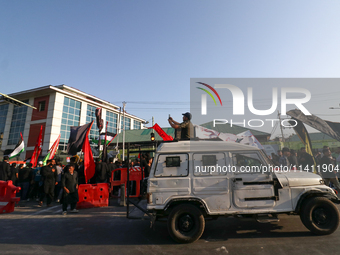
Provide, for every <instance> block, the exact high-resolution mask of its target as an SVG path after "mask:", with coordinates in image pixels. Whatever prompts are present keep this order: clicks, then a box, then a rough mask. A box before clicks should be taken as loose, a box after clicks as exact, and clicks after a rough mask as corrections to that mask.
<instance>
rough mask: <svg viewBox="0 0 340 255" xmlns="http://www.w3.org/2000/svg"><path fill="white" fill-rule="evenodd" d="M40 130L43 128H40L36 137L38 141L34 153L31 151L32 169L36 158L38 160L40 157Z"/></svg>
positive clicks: (36, 161)
mask: <svg viewBox="0 0 340 255" xmlns="http://www.w3.org/2000/svg"><path fill="white" fill-rule="evenodd" d="M42 130H43V127H42V126H40V133H39V136H38V140H37V142H36V144H35V147H34V151H33V154H32V157H31V163H32V167H35V166H36V165H37V163H38V158H39V155H40V152H41V147H42Z"/></svg>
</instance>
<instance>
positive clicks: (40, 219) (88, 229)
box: [0, 202, 340, 255]
mask: <svg viewBox="0 0 340 255" xmlns="http://www.w3.org/2000/svg"><path fill="white" fill-rule="evenodd" d="M113 204H114V203H113ZM21 205H25V207H17V208H16V209H15V212H13V213H11V214H0V254H1V255H2V254H34V255H39V254H81V255H87V254H91V255H101V254H176V255H179V254H196V255H201V254H229V255H230V254H237V255H243V254H244V255H245V254H247V255H250V254H264V255H266V254H275V255H281V254H289V255H294V254H298V255H303V254H308V255H313V254H318V255H322V254H325V255H326V254H327V255H331V254H340V248H339V246H338V245H339V244H340V231H339V230H338V231H336V232H335V233H334V234H332V235H329V236H314V235H312V234H311V233H310V232H309V231H308V230H307V229H306V228H305V227H304V226H303V225H302V223H301V222H300V218H299V217H298V216H286V215H282V216H280V222H277V223H266V224H263V223H262V224H261V223H257V222H255V221H252V220H247V221H245V220H239V219H234V218H220V219H218V220H214V221H208V222H207V224H206V229H205V232H204V234H203V236H202V237H201V239H200V240H199V241H197V242H195V243H193V244H176V243H174V242H173V241H172V240H171V239H170V237H169V235H168V233H167V227H166V223H164V222H157V223H156V225H155V230H153V229H150V223H149V222H148V221H146V220H132V219H127V218H126V217H125V216H126V212H125V208H122V207H119V206H118V205H113V206H109V207H105V208H92V209H83V210H81V211H80V212H79V213H78V214H68V215H67V216H62V215H61V206H60V205H57V204H55V205H53V206H52V207H50V208H47V207H42V208H39V207H37V205H36V203H35V202H27V203H26V204H24V203H21Z"/></svg>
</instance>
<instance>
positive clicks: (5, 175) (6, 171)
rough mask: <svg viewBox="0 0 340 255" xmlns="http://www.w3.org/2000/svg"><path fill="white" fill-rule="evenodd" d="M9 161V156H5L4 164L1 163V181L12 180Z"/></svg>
mask: <svg viewBox="0 0 340 255" xmlns="http://www.w3.org/2000/svg"><path fill="white" fill-rule="evenodd" d="M8 160H9V158H8V156H4V158H3V160H2V162H0V181H7V180H8V179H10V178H11V169H10V167H9V164H8Z"/></svg>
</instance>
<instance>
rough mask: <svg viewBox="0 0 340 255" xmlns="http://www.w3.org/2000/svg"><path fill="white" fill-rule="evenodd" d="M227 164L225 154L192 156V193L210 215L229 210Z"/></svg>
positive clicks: (227, 156) (215, 153) (226, 155)
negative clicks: (206, 208)
mask: <svg viewBox="0 0 340 255" xmlns="http://www.w3.org/2000/svg"><path fill="white" fill-rule="evenodd" d="M229 164H230V160H229V155H228V154H225V153H221V152H212V153H194V154H193V168H194V169H193V178H192V193H193V194H194V195H195V196H196V197H198V198H200V199H202V200H203V201H204V202H205V203H206V205H207V207H208V210H209V211H210V212H211V213H214V212H223V211H227V210H228V209H229V208H230V193H229V179H228V177H229V176H228V174H227V166H228V165H229Z"/></svg>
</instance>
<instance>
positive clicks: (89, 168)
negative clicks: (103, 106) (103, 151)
mask: <svg viewBox="0 0 340 255" xmlns="http://www.w3.org/2000/svg"><path fill="white" fill-rule="evenodd" d="M92 124H93V121H92V123H91V126H90V128H89V129H88V130H87V134H86V136H85V140H84V143H83V148H82V150H83V153H84V175H85V182H86V183H87V182H88V181H89V180H90V179H91V178H92V177H93V176H94V173H95V170H96V164H95V163H94V160H93V154H92V150H91V146H90V141H89V136H88V133H89V132H90V130H91V127H92Z"/></svg>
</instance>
